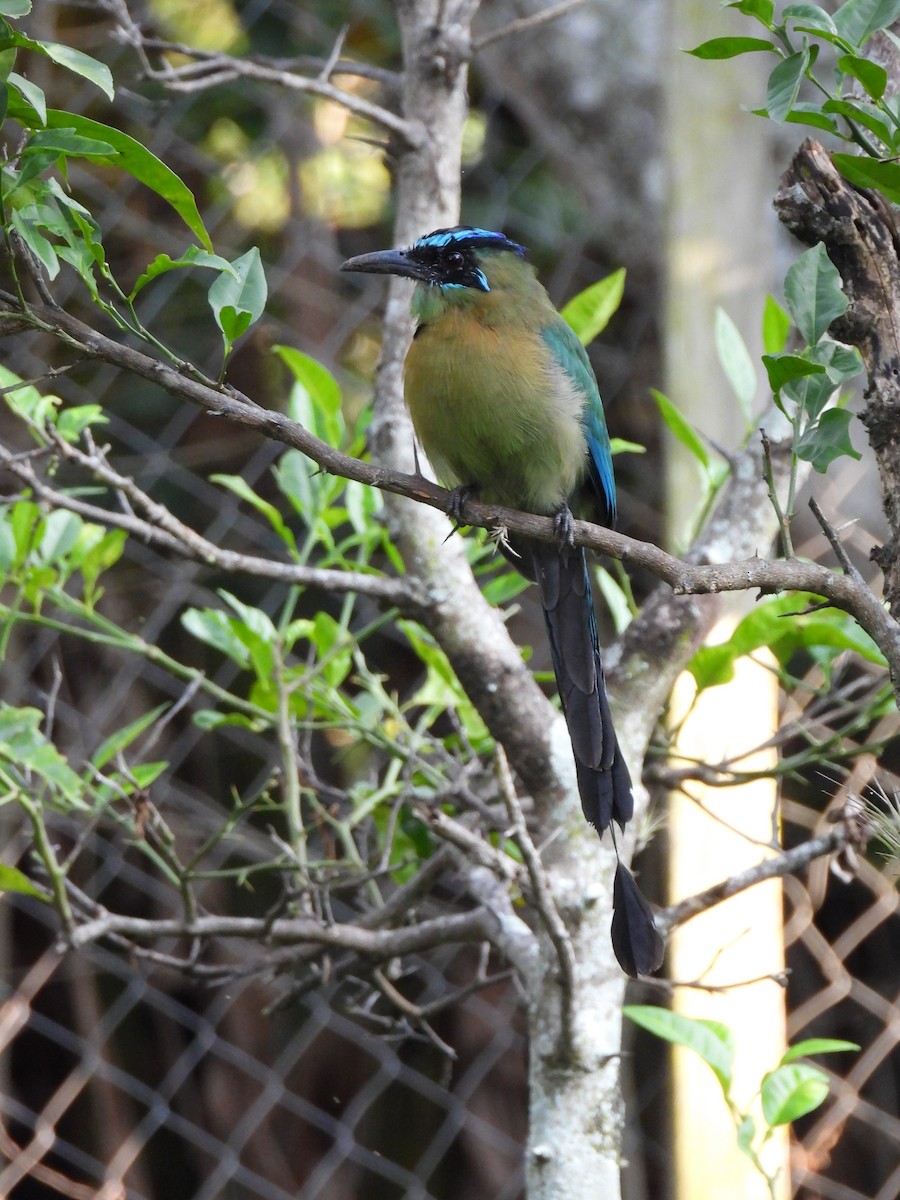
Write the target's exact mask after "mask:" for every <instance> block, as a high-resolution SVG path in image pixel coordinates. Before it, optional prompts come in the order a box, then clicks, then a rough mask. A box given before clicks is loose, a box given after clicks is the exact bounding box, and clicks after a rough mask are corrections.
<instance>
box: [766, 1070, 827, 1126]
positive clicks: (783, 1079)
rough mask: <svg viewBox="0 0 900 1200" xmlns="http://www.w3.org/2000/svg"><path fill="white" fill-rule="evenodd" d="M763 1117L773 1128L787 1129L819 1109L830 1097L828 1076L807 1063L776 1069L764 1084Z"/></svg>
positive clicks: (770, 1073)
mask: <svg viewBox="0 0 900 1200" xmlns="http://www.w3.org/2000/svg"><path fill="white" fill-rule="evenodd" d="M760 1093H761V1098H762V1110H763V1116H764V1117H765V1119H766V1121H767V1123H768V1124H769V1125H770V1126H775V1125H787V1124H788V1123H789V1122H791V1121H796V1120H797V1118H798V1117H803V1116H805V1115H806V1114H807V1113H809V1112H812V1111H813V1110H814V1109H816V1108H818V1107H819V1105H820V1104H821V1103H822V1101H823V1100H825V1098H826V1097H827V1095H828V1076H827V1075H826V1074H825V1073H824V1071H820V1070H818V1068H816V1067H810V1066H807V1065H806V1064H805V1063H792V1064H791V1065H790V1066H782V1067H776V1068H775V1070H774V1071H770V1072H769V1073H768V1074H767V1075H766V1076H765V1077H764V1078H763V1081H762V1088H761V1089H760Z"/></svg>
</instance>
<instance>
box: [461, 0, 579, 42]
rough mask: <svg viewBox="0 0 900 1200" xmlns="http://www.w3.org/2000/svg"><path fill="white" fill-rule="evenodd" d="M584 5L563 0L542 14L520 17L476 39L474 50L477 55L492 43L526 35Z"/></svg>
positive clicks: (577, 0) (573, 0)
mask: <svg viewBox="0 0 900 1200" xmlns="http://www.w3.org/2000/svg"><path fill="white" fill-rule="evenodd" d="M584 3H585V0H561V3H559V4H554V5H553V6H552V7H551V8H545V9H542V11H541V12H536V13H532V14H531V15H530V16H528V17H518V18H517V19H516V20H515V21H510V22H509V24H508V25H504V26H502V28H500V29H492V30H491V32H490V33H484V34H482V35H481V37H480V38H476V39H474V40H473V42H472V49H473V50H474V51H475V52H476V53H477V52H478V51H479V50H483V49H484V48H485V46H490V45H491V43H492V42H498V41H500V39H501V38H508V37H513V36H514V35H515V34H517V33H524V32H525V31H526V30H527V29H534V28H535V27H536V26H538V25H546V24H547V22H548V21H556V20H558V19H559V18H560V17H564V16H565V15H566V13H570V12H572V11H573V10H574V9H576V8H580V7H581V6H582V4H584Z"/></svg>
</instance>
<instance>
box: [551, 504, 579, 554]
mask: <svg viewBox="0 0 900 1200" xmlns="http://www.w3.org/2000/svg"><path fill="white" fill-rule="evenodd" d="M553 532H554V533H555V534H556V540H557V541H558V543H559V548H560V550H571V549H572V547H573V546H574V545H575V518H574V517H573V516H572V510H571V508H569V506H568V504H567V503H566V501H565V500H563V502H562V504H561V505H560V507H559V508H558V509H557V511H556V512H555V513H554V514H553Z"/></svg>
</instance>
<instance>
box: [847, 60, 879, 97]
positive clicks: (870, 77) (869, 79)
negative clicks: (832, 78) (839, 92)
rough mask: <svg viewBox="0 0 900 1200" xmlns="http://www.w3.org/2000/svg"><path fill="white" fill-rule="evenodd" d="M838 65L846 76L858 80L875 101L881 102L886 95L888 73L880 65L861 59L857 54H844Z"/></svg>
mask: <svg viewBox="0 0 900 1200" xmlns="http://www.w3.org/2000/svg"><path fill="white" fill-rule="evenodd" d="M837 65H838V69H839V70H841V71H843V72H844V74H845V75H851V76H852V77H853V78H854V79H856V80H858V82H859V83H861V84H862V85H863V87H864V88H865V90H866V92H868V94H869V95H870V96H871V97H872V99H873V100H880V99H881V97H882V96H883V95H884V91H885V88H886V87H887V71H886V70H885V69H884V67H882V66H880V65H879V64H878V63H875V62H872V61H871V59H868V58H860V57H859V56H858V55H856V54H842V55H841V57H840V58H839V59H838V64H837Z"/></svg>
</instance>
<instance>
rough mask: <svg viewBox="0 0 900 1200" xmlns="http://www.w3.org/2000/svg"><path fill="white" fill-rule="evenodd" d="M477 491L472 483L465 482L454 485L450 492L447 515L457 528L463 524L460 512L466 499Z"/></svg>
mask: <svg viewBox="0 0 900 1200" xmlns="http://www.w3.org/2000/svg"><path fill="white" fill-rule="evenodd" d="M477 491H478V488H477V487H476V486H475V484H474V483H465V484H463V485H462V486H461V487H455V488H454V489H453V491H452V492H451V493H450V499H449V500H448V502H447V516H448V517H449V518H450V520H451V521H452V522H453V524H454V525H455V526H456V528H457V529H459V528H460V526H461V525H463V524H464V522H463V515H462V514H463V509H464V508H465V506H466V501H467V500H471V499H472V497H473V496H474V495H475V493H476V492H477Z"/></svg>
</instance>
